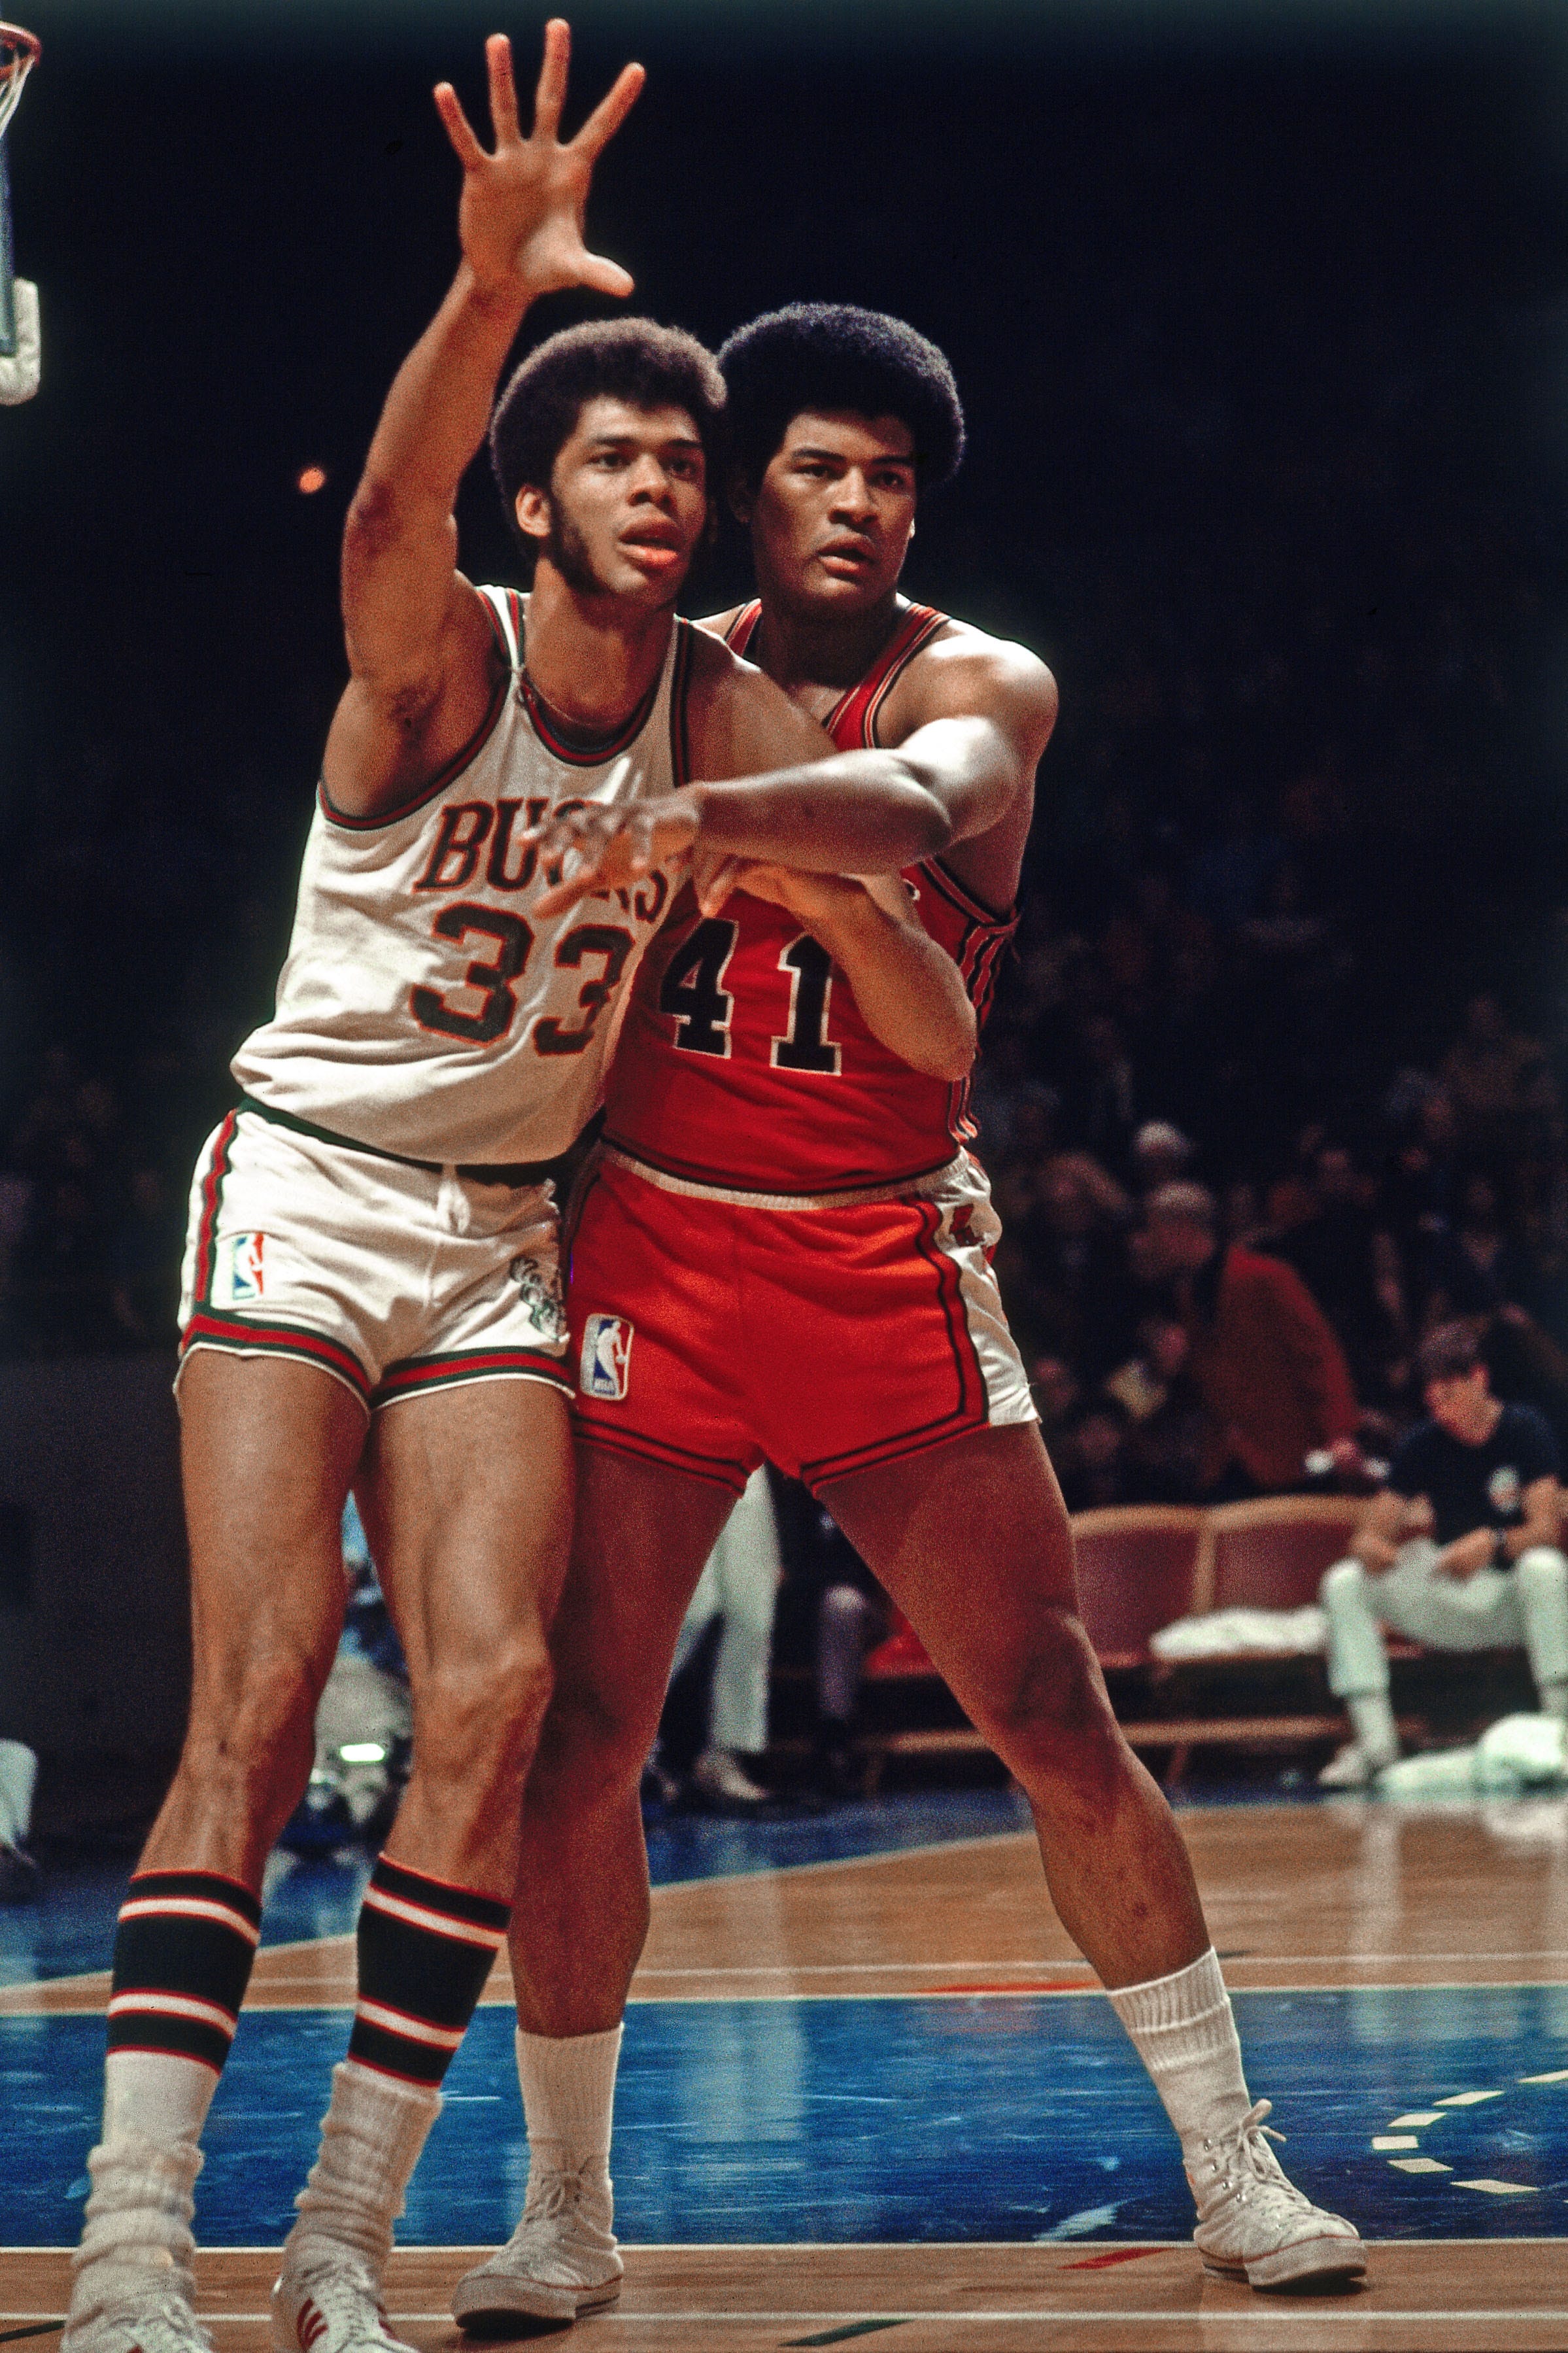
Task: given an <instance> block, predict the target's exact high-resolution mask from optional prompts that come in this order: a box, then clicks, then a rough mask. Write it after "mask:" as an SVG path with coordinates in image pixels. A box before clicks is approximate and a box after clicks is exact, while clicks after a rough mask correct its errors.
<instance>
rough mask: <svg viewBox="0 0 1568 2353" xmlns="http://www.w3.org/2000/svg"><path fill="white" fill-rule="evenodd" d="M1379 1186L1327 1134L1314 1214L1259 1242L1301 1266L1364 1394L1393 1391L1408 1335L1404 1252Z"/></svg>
mask: <svg viewBox="0 0 1568 2353" xmlns="http://www.w3.org/2000/svg"><path fill="white" fill-rule="evenodd" d="M1372 1190H1373V1188H1372V1187H1371V1186H1370V1185H1369V1184H1368V1183H1367V1182H1366V1181H1365V1180H1364V1179H1363V1177H1362V1176H1361V1174H1360V1172H1359V1171H1358V1169H1357V1167H1356V1165H1355V1162H1354V1160H1353V1158H1352V1155H1351V1154H1350V1153H1349V1151H1348V1150H1347V1149H1346V1148H1345V1146H1344V1145H1342V1144H1336V1143H1331V1142H1328V1141H1322V1142H1320V1144H1319V1145H1318V1147H1317V1149H1316V1151H1315V1153H1314V1155H1313V1158H1312V1166H1311V1169H1310V1193H1309V1195H1308V1201H1309V1205H1310V1206H1309V1208H1308V1213H1307V1215H1306V1216H1304V1217H1302V1218H1300V1219H1297V1220H1296V1221H1295V1222H1294V1223H1292V1224H1291V1225H1290V1226H1289V1228H1288V1229H1286V1230H1284V1231H1282V1232H1276V1233H1275V1234H1273V1235H1272V1236H1268V1235H1260V1236H1259V1237H1258V1247H1259V1248H1260V1249H1261V1250H1266V1251H1267V1252H1268V1254H1269V1256H1271V1257H1274V1258H1280V1259H1283V1260H1284V1261H1285V1263H1286V1265H1287V1266H1293V1267H1294V1268H1295V1270H1296V1271H1297V1273H1298V1274H1299V1275H1300V1278H1301V1280H1302V1282H1304V1283H1305V1284H1306V1286H1307V1288H1308V1290H1309V1291H1310V1293H1311V1294H1312V1296H1313V1298H1314V1299H1315V1300H1316V1301H1317V1303H1318V1305H1319V1306H1320V1307H1321V1309H1322V1311H1323V1313H1324V1314H1325V1315H1326V1316H1327V1317H1328V1319H1329V1322H1330V1323H1331V1324H1332V1325H1333V1327H1334V1333H1335V1336H1336V1337H1337V1338H1338V1340H1339V1343H1340V1345H1341V1347H1342V1349H1343V1350H1344V1353H1345V1358H1346V1361H1347V1363H1348V1364H1349V1366H1350V1368H1351V1378H1352V1381H1353V1382H1354V1383H1355V1387H1356V1391H1357V1394H1358V1395H1359V1396H1360V1397H1362V1398H1384V1399H1385V1398H1387V1397H1388V1395H1389V1393H1390V1390H1389V1368H1390V1366H1393V1365H1394V1364H1395V1363H1397V1362H1398V1361H1399V1359H1400V1358H1401V1356H1403V1354H1404V1351H1405V1346H1406V1345H1407V1339H1406V1333H1405V1300H1404V1293H1403V1290H1402V1288H1401V1285H1400V1282H1399V1278H1398V1258H1397V1252H1396V1250H1395V1248H1394V1240H1393V1237H1392V1236H1391V1235H1390V1234H1389V1233H1388V1232H1387V1230H1386V1229H1385V1228H1384V1225H1383V1223H1382V1221H1381V1220H1380V1219H1379V1218H1378V1215H1377V1213H1376V1211H1375V1210H1374V1209H1373V1208H1372V1207H1371V1206H1370V1205H1369V1201H1368V1195H1369V1194H1370V1193H1371V1191H1372Z"/></svg>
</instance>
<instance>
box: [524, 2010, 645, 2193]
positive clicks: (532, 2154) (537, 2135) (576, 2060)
mask: <svg viewBox="0 0 1568 2353" xmlns="http://www.w3.org/2000/svg"><path fill="white" fill-rule="evenodd" d="M620 2055H621V2029H620V2028H619V2027H618V2026H612V2027H609V2028H608V2029H606V2031H605V2032H604V2033H602V2034H563V2035H556V2034H525V2033H524V2032H523V2031H522V2029H521V2027H519V2029H518V2031H517V2080H518V2083H519V2084H521V2089H522V2114H523V2120H524V2122H525V2123H526V2124H527V2126H528V2159H529V2163H528V2174H529V2184H530V2187H531V2186H532V2184H533V2183H534V2181H535V2180H536V2179H539V2177H540V2176H541V2175H542V2174H545V2173H584V2172H585V2173H587V2174H588V2176H589V2178H590V2179H595V2180H596V2181H599V2182H602V2183H603V2184H604V2185H605V2187H606V2188H607V2187H608V2167H609V2157H610V2127H611V2124H612V2122H613V2119H614V2116H615V2106H616V2063H618V2061H619V2059H620Z"/></svg>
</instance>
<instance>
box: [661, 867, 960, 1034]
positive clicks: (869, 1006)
mask: <svg viewBox="0 0 1568 2353" xmlns="http://www.w3.org/2000/svg"><path fill="white" fill-rule="evenodd" d="M724 864H725V870H726V871H725V881H726V883H727V885H728V888H729V889H730V890H734V891H744V892H748V893H749V895H750V896H751V897H752V898H753V899H771V900H772V901H773V902H774V904H775V905H777V906H780V907H787V908H788V909H789V911H790V913H792V914H793V915H795V917H796V918H797V919H798V921H799V922H800V923H801V924H802V925H803V926H804V928H805V930H806V931H808V932H809V933H810V934H811V935H812V937H813V939H815V940H816V941H817V942H818V943H819V944H820V945H821V946H823V947H825V948H826V950H827V953H828V955H830V956H831V957H832V958H833V961H834V963H835V964H836V965H837V967H838V969H839V971H840V972H841V973H842V974H843V975H844V976H845V978H846V979H847V982H848V983H849V986H850V987H851V989H852V990H853V991H854V994H855V1002H856V1004H857V1005H858V1007H859V1008H860V1011H861V1013H862V1015H863V1016H864V1017H865V1021H866V1026H867V1028H868V1029H869V1030H870V1032H871V1034H872V1036H873V1037H874V1038H876V1039H879V1041H880V1043H881V1044H882V1045H884V1046H886V1048H887V1049H888V1051H889V1053H890V1054H897V1055H898V1057H899V1059H900V1061H904V1062H907V1063H908V1064H909V1065H910V1069H911V1070H915V1071H923V1072H924V1074H925V1075H926V1076H927V1077H928V1078H933V1079H964V1078H967V1077H968V1075H969V1072H970V1070H971V1068H972V1067H973V1061H974V1050H975V1046H976V1043H977V1041H978V1026H977V1023H976V1020H975V1015H974V1008H973V1005H972V1004H971V1003H970V1001H969V997H968V994H967V992H966V990H965V988H964V986H963V975H962V974H961V973H960V971H959V969H958V966H957V965H955V964H954V962H953V960H952V957H951V956H950V955H948V953H947V950H946V949H945V948H944V947H942V945H941V944H940V943H939V942H937V941H936V940H933V939H932V938H931V934H929V933H928V932H927V931H926V930H925V928H924V926H923V925H922V924H921V920H920V917H919V916H918V915H917V914H916V913H915V910H914V907H913V905H912V903H911V902H910V894H909V892H908V890H907V889H906V888H905V885H904V884H903V882H902V881H900V878H899V876H898V875H896V874H873V875H867V876H865V877H862V878H859V879H857V878H856V877H854V876H851V875H836V874H805V873H800V872H797V871H795V869H794V868H792V867H788V866H760V865H747V864H744V863H742V862H737V861H735V860H725V861H724ZM704 903H705V904H706V902H704Z"/></svg>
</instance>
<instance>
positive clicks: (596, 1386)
mask: <svg viewBox="0 0 1568 2353" xmlns="http://www.w3.org/2000/svg"><path fill="white" fill-rule="evenodd" d="M632 1330H633V1327H632V1325H631V1324H628V1323H627V1322H626V1318H625V1316H624V1315H590V1316H589V1318H588V1320H587V1322H586V1323H585V1324H584V1326H583V1366H582V1372H581V1375H580V1377H579V1379H578V1383H577V1386H578V1388H580V1389H581V1390H582V1392H583V1395H584V1397H591V1398H609V1399H611V1400H614V1399H615V1398H624V1397H625V1395H626V1371H627V1367H628V1366H630V1363H631V1356H632Z"/></svg>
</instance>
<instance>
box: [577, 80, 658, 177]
mask: <svg viewBox="0 0 1568 2353" xmlns="http://www.w3.org/2000/svg"><path fill="white" fill-rule="evenodd" d="M645 81H647V72H646V71H645V69H643V68H642V67H641V66H623V67H622V68H621V69H620V72H619V73H618V74H617V75H616V79H615V81H614V83H613V85H612V86H611V88H610V89H609V90H606V91H605V95H604V97H603V98H602V99H601V100H599V103H598V105H597V106H596V107H595V109H594V111H593V113H592V114H591V115H590V116H589V117H588V120H587V121H586V122H584V125H583V128H582V130H581V131H579V132H578V133H577V136H576V138H575V139H574V141H573V142H572V144H573V146H574V147H575V148H576V149H577V150H578V151H579V152H580V153H582V154H584V155H586V156H587V158H588V160H589V162H590V163H592V162H593V161H594V160H595V158H596V157H597V156H598V155H599V154H600V153H601V152H602V151H603V150H604V149H605V147H607V146H608V145H609V143H610V141H611V140H612V139H613V138H614V137H615V135H616V132H617V131H618V130H619V129H620V127H621V125H622V123H623V122H624V121H626V117H627V115H628V114H629V113H630V112H631V111H632V109H633V107H634V106H635V105H636V104H637V100H638V99H639V98H640V97H641V95H642V86H643V84H644V82H645Z"/></svg>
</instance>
